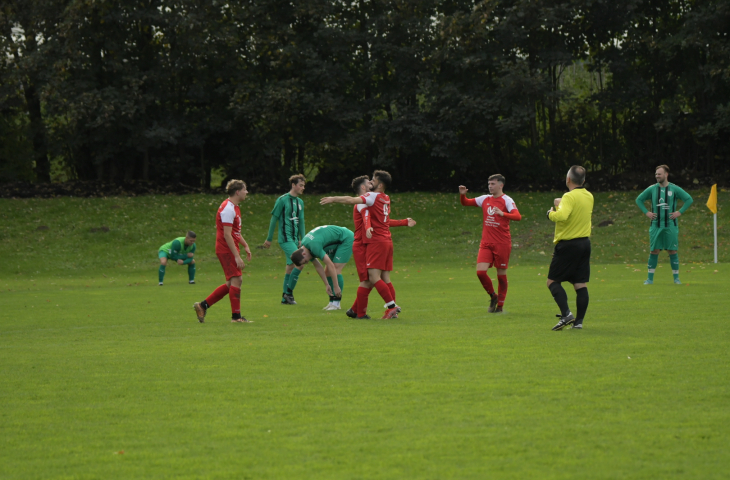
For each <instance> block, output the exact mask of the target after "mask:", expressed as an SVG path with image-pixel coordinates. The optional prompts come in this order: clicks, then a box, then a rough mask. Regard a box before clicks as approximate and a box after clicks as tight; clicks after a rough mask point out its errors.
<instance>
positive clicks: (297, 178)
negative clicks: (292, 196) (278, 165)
mask: <svg viewBox="0 0 730 480" xmlns="http://www.w3.org/2000/svg"><path fill="white" fill-rule="evenodd" d="M299 182H304V183H306V182H307V177H305V176H304V175H302V174H301V173H297V174H296V175H292V176H291V177H289V185H296V184H298V183H299Z"/></svg>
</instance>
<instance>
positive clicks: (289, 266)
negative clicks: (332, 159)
mask: <svg viewBox="0 0 730 480" xmlns="http://www.w3.org/2000/svg"><path fill="white" fill-rule="evenodd" d="M289 184H290V185H291V190H290V191H289V193H285V194H284V195H282V196H281V197H279V198H277V199H276V203H275V204H274V209H273V210H272V211H271V222H269V235H268V236H267V237H266V241H265V242H264V245H263V247H264V248H269V247H270V246H271V241H272V240H273V239H274V230H275V229H276V224H277V223H278V224H279V238H278V241H279V246H280V247H281V249H282V250H284V256H285V257H286V270H285V275H284V288H283V292H282V294H281V303H282V304H284V305H296V304H297V302H296V301H294V287H296V286H297V281H299V274H300V273H301V272H302V268H304V267H295V266H294V264H293V263H292V261H291V254H292V253H294V252H295V251H297V249H298V248H299V246H300V245H301V240H302V238H303V237H304V232H306V230H305V229H304V202H303V201H302V199H301V198H299V196H300V195H302V194H303V193H304V186H305V184H306V179H305V178H304V175H301V174H300V175H292V176H291V177H289Z"/></svg>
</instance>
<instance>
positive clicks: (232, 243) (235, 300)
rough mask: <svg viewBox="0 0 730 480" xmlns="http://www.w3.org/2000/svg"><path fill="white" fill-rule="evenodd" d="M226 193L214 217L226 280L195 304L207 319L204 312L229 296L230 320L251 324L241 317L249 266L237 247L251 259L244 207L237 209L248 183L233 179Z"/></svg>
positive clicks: (217, 250)
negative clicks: (243, 226)
mask: <svg viewBox="0 0 730 480" xmlns="http://www.w3.org/2000/svg"><path fill="white" fill-rule="evenodd" d="M226 192H227V193H228V199H226V200H224V201H223V203H221V206H220V207H219V208H218V213H217V214H216V217H215V226H216V235H215V254H216V255H217V256H218V260H219V261H220V262H221V266H222V267H223V273H225V275H226V283H224V284H223V285H221V286H220V287H218V288H216V289H215V290H214V291H213V293H211V294H210V295H208V298H206V299H205V300H203V301H202V302H196V303H194V304H193V308H194V309H195V314H196V315H197V317H198V321H200V323H203V322H205V314H206V313H207V311H208V308H210V307H212V306H213V305H214V304H215V303H216V302H217V301H219V300H220V299H222V298H223V297H225V296H226V295H228V298H229V300H230V301H231V322H234V323H252V321H251V320H246V318H245V317H242V316H241V283H242V276H243V272H242V270H243V269H244V268H246V265H245V264H244V263H243V259H242V258H241V254H240V250H239V248H240V247H239V246H238V245H239V244H241V245H243V248H244V250H245V251H246V260H247V261H251V250H250V249H249V248H248V243H246V240H244V239H243V237H242V236H241V210H240V209H239V208H238V204H239V203H241V202H242V201H244V200H245V199H246V195H247V194H248V191H247V190H246V182H244V181H243V180H231V181H230V182H228V184H227V185H226Z"/></svg>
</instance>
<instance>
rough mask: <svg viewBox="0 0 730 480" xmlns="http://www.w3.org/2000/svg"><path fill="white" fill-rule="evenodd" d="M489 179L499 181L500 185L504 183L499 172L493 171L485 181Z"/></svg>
mask: <svg viewBox="0 0 730 480" xmlns="http://www.w3.org/2000/svg"><path fill="white" fill-rule="evenodd" d="M489 180H496V181H498V182H499V183H501V184H502V185H504V176H503V175H501V174H499V173H495V174H494V175H492V176H491V177H489V178H488V179H487V181H489Z"/></svg>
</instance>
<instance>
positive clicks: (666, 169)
mask: <svg viewBox="0 0 730 480" xmlns="http://www.w3.org/2000/svg"><path fill="white" fill-rule="evenodd" d="M660 168H663V169H664V172H665V173H669V167H667V166H666V165H659V166H658V167H656V168H655V169H654V173H656V171H657V170H659V169H660Z"/></svg>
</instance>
